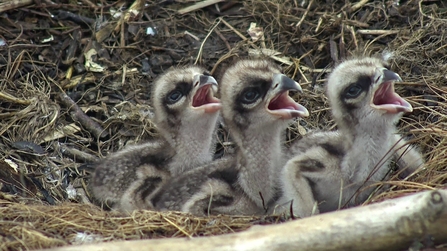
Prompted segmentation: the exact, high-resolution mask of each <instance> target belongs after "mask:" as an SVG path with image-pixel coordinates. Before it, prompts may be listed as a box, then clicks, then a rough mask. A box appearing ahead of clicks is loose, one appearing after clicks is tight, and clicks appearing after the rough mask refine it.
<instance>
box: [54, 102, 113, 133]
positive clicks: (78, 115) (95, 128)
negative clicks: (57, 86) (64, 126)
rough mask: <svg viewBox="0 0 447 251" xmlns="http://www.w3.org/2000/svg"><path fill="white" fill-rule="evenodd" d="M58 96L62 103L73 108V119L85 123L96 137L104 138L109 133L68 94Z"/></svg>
mask: <svg viewBox="0 0 447 251" xmlns="http://www.w3.org/2000/svg"><path fill="white" fill-rule="evenodd" d="M58 96H59V99H60V100H61V102H62V104H63V105H65V106H66V107H67V108H68V109H70V110H71V113H70V115H71V117H72V119H73V120H75V121H78V122H79V123H80V124H81V125H83V126H84V127H85V128H86V129H87V130H88V131H89V132H91V133H92V134H93V136H95V138H104V137H106V136H107V135H108V133H107V132H106V131H104V128H102V126H101V125H99V124H98V123H97V122H95V121H93V120H92V119H91V118H90V117H89V116H87V114H85V113H84V112H83V111H82V110H81V108H79V106H78V105H77V104H76V103H75V102H74V101H73V100H72V99H71V98H70V97H69V96H68V95H67V94H65V93H59V95H58Z"/></svg>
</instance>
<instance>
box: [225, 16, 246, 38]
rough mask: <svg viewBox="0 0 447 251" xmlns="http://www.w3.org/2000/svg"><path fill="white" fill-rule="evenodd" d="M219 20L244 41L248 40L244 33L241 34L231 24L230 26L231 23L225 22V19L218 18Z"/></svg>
mask: <svg viewBox="0 0 447 251" xmlns="http://www.w3.org/2000/svg"><path fill="white" fill-rule="evenodd" d="M220 20H221V21H222V23H224V24H225V25H226V26H227V27H228V28H230V29H231V30H232V31H233V32H234V33H236V35H238V36H239V37H240V38H242V40H244V41H246V40H248V38H247V37H246V36H244V35H242V33H240V32H239V31H238V30H236V29H235V28H234V27H233V26H231V24H229V23H227V21H225V20H224V19H223V18H220Z"/></svg>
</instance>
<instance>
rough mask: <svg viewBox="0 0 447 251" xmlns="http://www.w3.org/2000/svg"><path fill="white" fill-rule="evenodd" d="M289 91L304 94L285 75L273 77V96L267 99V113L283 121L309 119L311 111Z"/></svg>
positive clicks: (299, 87)
mask: <svg viewBox="0 0 447 251" xmlns="http://www.w3.org/2000/svg"><path fill="white" fill-rule="evenodd" d="M289 91H298V92H303V89H301V86H300V85H299V84H298V83H297V82H295V81H294V80H293V79H291V78H289V77H287V76H286V75H284V74H274V75H273V85H272V90H271V94H270V95H269V98H268V99H267V105H266V109H267V112H269V113H270V114H273V115H275V116H277V117H279V118H281V119H291V118H296V117H307V116H309V111H308V110H307V109H306V108H305V107H304V106H302V105H300V104H298V103H297V102H295V100H293V99H292V98H291V97H290V96H289Z"/></svg>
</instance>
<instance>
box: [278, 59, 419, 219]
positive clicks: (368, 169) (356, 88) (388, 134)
mask: <svg viewBox="0 0 447 251" xmlns="http://www.w3.org/2000/svg"><path fill="white" fill-rule="evenodd" d="M387 65H388V64H387V62H386V61H385V60H383V59H381V58H375V57H362V58H352V59H349V60H346V61H344V62H342V63H340V64H339V65H338V66H336V67H335V68H334V70H333V71H332V73H331V74H330V75H329V77H328V81H327V86H326V92H327V97H328V99H329V102H330V105H331V108H332V114H333V118H334V120H335V122H336V124H337V127H338V130H337V131H331V132H315V133H310V134H309V135H307V136H305V137H303V139H301V140H299V141H298V142H297V143H295V144H294V145H293V146H292V148H291V149H290V152H289V157H291V156H294V157H293V158H291V159H290V160H289V161H288V162H287V164H286V165H285V168H284V170H283V172H282V181H283V191H284V196H283V197H282V198H281V199H280V200H279V202H278V204H279V205H283V206H284V205H287V203H289V205H290V201H293V202H292V205H293V209H294V210H299V208H298V209H297V208H295V206H296V205H295V200H297V198H298V199H299V197H300V186H301V185H300V184H299V183H300V182H301V181H299V182H298V181H297V180H296V177H303V176H304V177H305V178H306V180H307V182H308V183H309V185H310V186H311V187H312V191H313V195H314V198H315V200H317V201H318V202H319V203H320V204H319V211H320V212H327V211H333V210H336V209H338V208H339V207H343V206H353V205H358V204H360V203H363V202H364V201H365V200H366V199H367V198H368V196H369V195H370V194H371V192H372V191H373V190H374V187H372V186H371V185H372V184H374V183H376V182H378V181H381V180H383V179H384V178H386V177H387V175H388V174H389V171H390V168H389V164H390V159H391V157H392V155H393V151H392V150H390V149H392V148H393V147H397V148H398V147H401V146H404V143H405V142H404V141H399V139H400V138H401V136H400V135H398V134H397V129H396V126H395V124H396V123H397V122H398V120H399V119H400V118H401V117H402V114H403V113H404V112H411V111H412V110H413V109H412V107H411V105H410V104H409V103H408V102H407V101H406V100H404V99H403V98H401V97H400V96H399V95H398V94H397V93H395V91H394V83H395V82H396V81H401V78H400V76H399V75H398V74H397V73H395V72H392V71H390V70H389V69H388V68H387ZM395 145H396V146H395ZM397 148H395V149H397ZM403 149H404V148H401V150H398V151H397V153H396V154H399V153H403V151H404V150H403ZM405 156H406V157H405ZM415 156H416V157H415ZM403 157H404V158H402V160H401V162H400V163H399V162H398V165H400V166H403V165H404V164H405V161H406V160H409V159H412V158H413V159H417V161H416V162H417V163H416V162H415V163H413V165H412V166H411V167H410V169H415V168H417V167H418V165H422V164H423V160H422V157H421V155H420V154H419V153H418V152H417V151H416V150H415V149H414V148H411V149H409V152H408V153H407V154H405V155H403ZM402 168H403V167H402ZM340 192H341V194H340ZM297 206H298V205H297ZM286 207H287V206H286Z"/></svg>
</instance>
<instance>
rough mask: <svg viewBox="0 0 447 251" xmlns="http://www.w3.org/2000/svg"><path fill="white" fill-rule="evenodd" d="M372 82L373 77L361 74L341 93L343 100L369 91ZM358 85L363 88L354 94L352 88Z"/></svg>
mask: <svg viewBox="0 0 447 251" xmlns="http://www.w3.org/2000/svg"><path fill="white" fill-rule="evenodd" d="M371 84H372V81H371V78H370V77H369V76H361V77H359V78H358V79H357V81H355V82H354V83H351V84H350V85H349V86H348V87H346V88H345V89H344V90H343V92H342V93H341V98H342V100H347V99H352V98H356V97H358V96H359V95H360V93H362V92H365V91H367V90H368V89H369V88H370V86H371ZM354 87H358V88H360V89H361V92H360V93H358V95H352V94H353V93H352V88H354Z"/></svg>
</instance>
